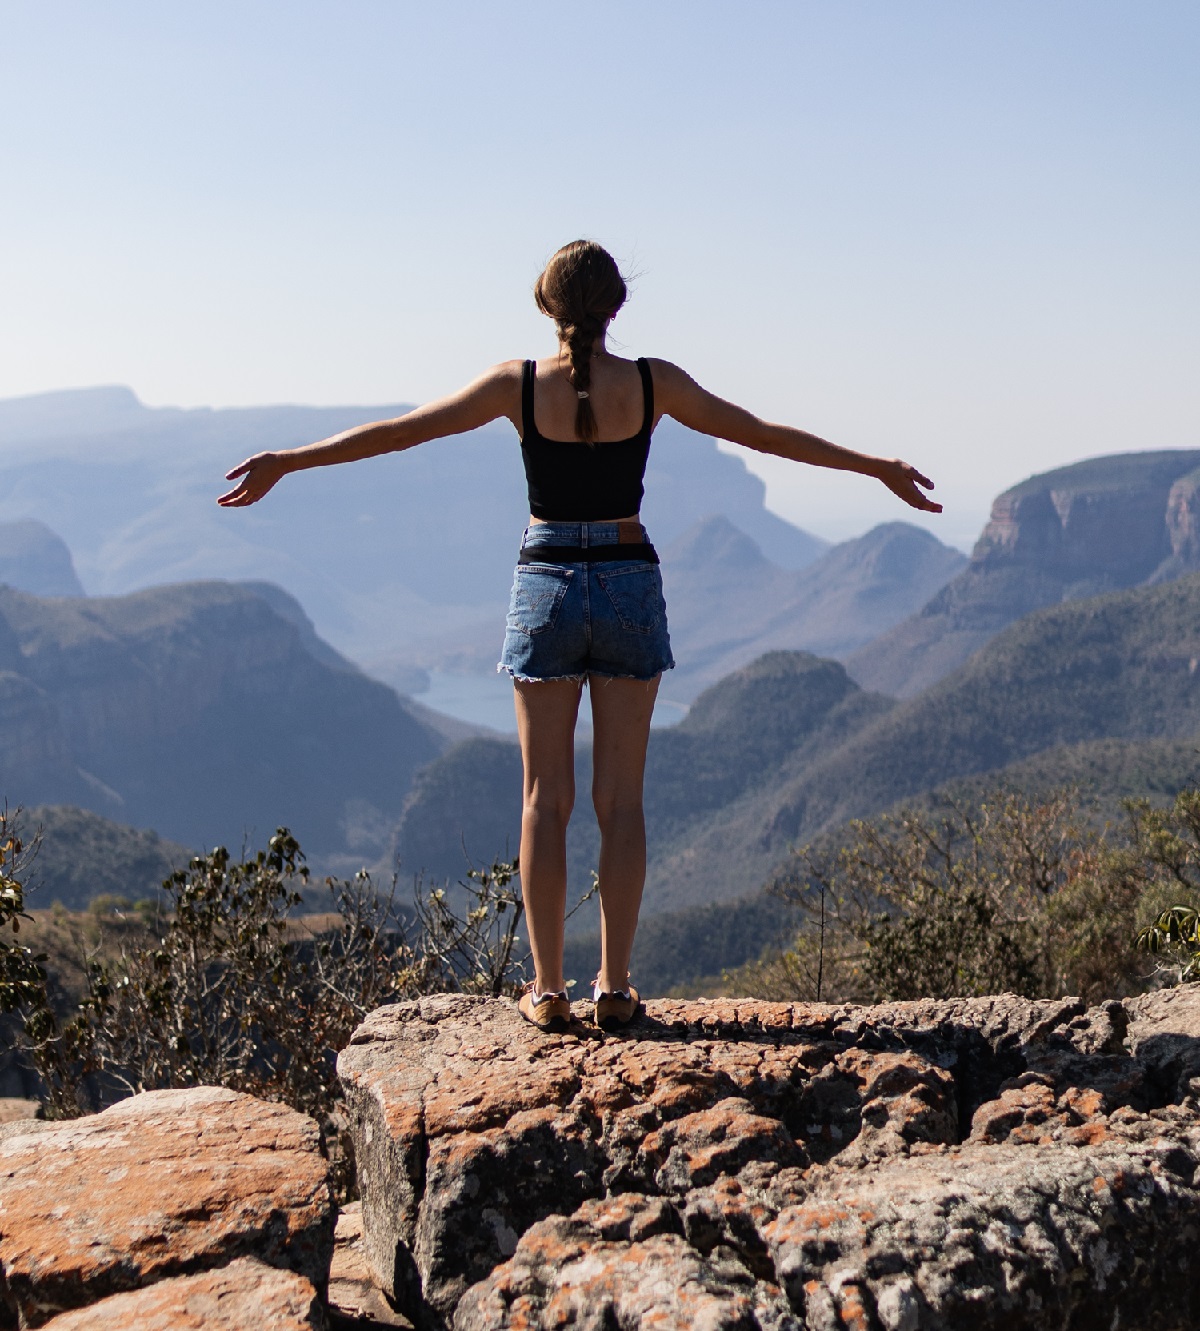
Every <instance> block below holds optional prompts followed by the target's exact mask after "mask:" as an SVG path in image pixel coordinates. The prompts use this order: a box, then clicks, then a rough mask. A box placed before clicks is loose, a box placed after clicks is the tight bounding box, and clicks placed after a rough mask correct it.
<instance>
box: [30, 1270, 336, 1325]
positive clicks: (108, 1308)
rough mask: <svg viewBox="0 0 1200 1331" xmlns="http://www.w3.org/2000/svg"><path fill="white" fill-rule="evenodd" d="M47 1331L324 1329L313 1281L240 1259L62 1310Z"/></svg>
mask: <svg viewBox="0 0 1200 1331" xmlns="http://www.w3.org/2000/svg"><path fill="white" fill-rule="evenodd" d="M45 1325H46V1331H248V1329H249V1328H251V1327H253V1328H254V1331H324V1328H325V1326H326V1325H327V1322H326V1318H325V1313H324V1310H323V1308H322V1306H321V1301H320V1298H319V1297H318V1295H317V1291H316V1290H315V1289H314V1288H313V1285H312V1282H311V1281H309V1280H306V1279H305V1278H304V1277H303V1276H298V1275H296V1274H294V1273H293V1272H291V1271H277V1270H276V1269H275V1268H274V1267H271V1266H265V1265H264V1264H263V1263H262V1262H259V1261H256V1260H255V1259H254V1258H253V1257H239V1258H238V1259H237V1260H236V1261H234V1262H230V1264H229V1265H228V1266H223V1267H221V1268H220V1269H219V1270H216V1271H204V1272H202V1273H201V1274H200V1275H195V1276H175V1277H173V1278H171V1279H169V1280H160V1281H159V1283H158V1284H157V1285H150V1286H149V1287H148V1288H146V1289H139V1290H134V1291H132V1292H131V1293H128V1294H113V1295H110V1296H109V1297H108V1298H107V1299H101V1300H100V1302H99V1303H94V1304H92V1305H91V1307H89V1308H79V1309H76V1311H75V1312H69V1313H61V1314H60V1315H59V1316H58V1317H53V1318H51V1319H50V1321H49V1322H47V1323H46V1324H45Z"/></svg>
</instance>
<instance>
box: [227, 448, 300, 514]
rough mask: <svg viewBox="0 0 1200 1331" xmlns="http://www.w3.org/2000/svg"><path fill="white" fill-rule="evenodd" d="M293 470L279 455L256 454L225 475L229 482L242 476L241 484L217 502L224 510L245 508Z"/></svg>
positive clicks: (255, 502)
mask: <svg viewBox="0 0 1200 1331" xmlns="http://www.w3.org/2000/svg"><path fill="white" fill-rule="evenodd" d="M290 470H291V468H290V467H288V466H287V464H286V463H285V462H284V461H283V459H282V458H281V457H280V456H279V454H278V453H255V455H254V456H253V457H252V458H247V459H246V461H245V462H242V463H239V464H238V465H237V466H236V467H234V469H233V470H232V471H227V472H226V473H225V479H226V480H227V481H234V480H237V478H238V477H239V476H240V477H241V478H242V480H241V484H240V485H236V486H234V488H233V489H232V490H229V491H227V492H226V493H225V494H223V495H221V497H220V498H219V499H218V500H217V503H218V504H220V505H221V506H222V507H223V508H245V507H246V506H247V505H248V504H257V503H258V501H259V500H260V499H261V498H262V497H263V495H265V494H266V493H267V491H268V490H270V489H271V487H272V486H274V485H275V483H276V482H277V481H280V480H282V479H283V477H284V476H286V475H287V474H288V472H289V471H290Z"/></svg>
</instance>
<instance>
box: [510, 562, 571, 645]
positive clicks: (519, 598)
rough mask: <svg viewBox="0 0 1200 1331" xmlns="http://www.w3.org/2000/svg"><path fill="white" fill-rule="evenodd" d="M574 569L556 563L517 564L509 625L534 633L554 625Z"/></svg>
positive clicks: (519, 630)
mask: <svg viewBox="0 0 1200 1331" xmlns="http://www.w3.org/2000/svg"><path fill="white" fill-rule="evenodd" d="M572 573H573V570H572V569H569V568H563V567H561V566H559V565H555V564H520V565H518V567H517V574H516V577H515V578H514V579H513V589H512V600H511V601H510V602H509V606H508V627H509V628H510V629H516V630H518V632H520V633H528V634H530V635H531V636H532V635H533V634H535V633H546V632H548V631H549V630H550V629H552V628H553V627H554V621H555V620H556V619H557V618H558V612H559V609H560V608H561V607H562V603H563V597H564V596H566V594H567V587H568V586H569V585H570V582H571V576H572Z"/></svg>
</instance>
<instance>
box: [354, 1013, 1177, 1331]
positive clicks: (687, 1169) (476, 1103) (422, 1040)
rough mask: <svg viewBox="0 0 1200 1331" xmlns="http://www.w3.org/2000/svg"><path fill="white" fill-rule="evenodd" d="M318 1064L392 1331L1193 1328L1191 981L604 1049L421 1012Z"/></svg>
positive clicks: (676, 1028) (652, 1021)
mask: <svg viewBox="0 0 1200 1331" xmlns="http://www.w3.org/2000/svg"><path fill="white" fill-rule="evenodd" d="M585 1008H586V1005H584V1004H580V1005H579V1007H578V1008H577V1012H578V1014H579V1015H580V1016H582V1015H583V1014H584V1011H585ZM339 1073H340V1075H341V1078H342V1082H343V1086H344V1088H345V1090H346V1095H347V1101H348V1108H349V1116H350V1122H351V1131H352V1133H353V1136H354V1140H355V1148H356V1155H357V1160H358V1164H359V1185H360V1190H361V1193H362V1223H363V1249H364V1254H365V1256H366V1259H367V1261H368V1263H369V1265H370V1267H371V1270H372V1272H373V1276H374V1279H375V1280H377V1281H378V1282H379V1283H380V1284H381V1285H382V1287H383V1288H384V1289H385V1290H386V1291H387V1292H388V1293H389V1295H391V1296H392V1297H393V1298H394V1299H395V1300H396V1301H397V1302H398V1305H399V1307H400V1311H401V1312H402V1313H404V1314H405V1315H406V1316H408V1317H410V1318H411V1319H412V1320H413V1321H414V1322H415V1323H417V1324H418V1325H422V1326H425V1327H451V1326H452V1327H454V1328H455V1331H483V1328H488V1331H500V1329H502V1328H516V1327H521V1328H525V1329H526V1331H534V1329H535V1328H547V1331H548V1329H549V1328H551V1327H561V1326H565V1325H573V1326H579V1327H587V1328H592V1327H594V1328H596V1331H600V1329H601V1328H604V1329H605V1331H607V1329H608V1328H612V1327H635V1326H644V1325H653V1326H656V1327H663V1328H674V1327H679V1328H681V1329H682V1328H684V1327H689V1328H691V1327H706V1328H713V1329H714V1331H715V1329H716V1328H729V1329H730V1331H732V1329H733V1328H737V1329H738V1331H754V1329H756V1328H757V1329H758V1331H767V1329H768V1328H771V1329H772V1331H784V1328H796V1329H797V1331H798V1329H799V1328H802V1327H803V1328H806V1331H826V1329H828V1331H837V1329H839V1328H846V1327H851V1328H857V1329H858V1331H916V1328H918V1327H920V1328H926V1327H929V1328H937V1329H939V1331H951V1329H952V1328H959V1327H962V1328H968V1327H969V1328H970V1329H971V1331H988V1329H989V1328H996V1331H999V1329H1000V1328H1005V1331H1019V1329H1023V1328H1029V1331H1033V1329H1034V1328H1038V1331H1042V1328H1045V1327H1047V1326H1068V1325H1069V1326H1086V1325H1097V1326H1099V1325H1104V1326H1108V1325H1115V1324H1119V1325H1120V1326H1121V1327H1122V1328H1126V1329H1127V1331H1129V1329H1136V1328H1142V1327H1144V1328H1146V1329H1147V1331H1149V1329H1150V1328H1154V1329H1155V1331H1174V1328H1178V1329H1179V1331H1183V1328H1185V1327H1190V1326H1193V1325H1196V1324H1198V1319H1200V1295H1198V1294H1197V1293H1196V1292H1194V1290H1193V1285H1194V1282H1192V1281H1190V1280H1189V1279H1188V1277H1187V1269H1188V1261H1189V1254H1190V1252H1191V1251H1192V1250H1193V1249H1194V1246H1195V1243H1196V1240H1197V1237H1200V1187H1197V1183H1198V1182H1200V1179H1197V1171H1198V1170H1200V1104H1198V1097H1200V987H1197V988H1195V989H1192V988H1185V989H1179V990H1171V991H1164V992H1162V993H1158V994H1153V995H1148V996H1144V997H1142V998H1137V999H1131V1000H1128V1001H1126V1002H1124V1003H1117V1002H1112V1003H1106V1004H1102V1005H1100V1006H1099V1007H1096V1008H1093V1009H1091V1010H1089V1011H1085V1010H1084V1008H1083V1006H1082V1005H1081V1004H1080V1003H1079V1002H1078V1001H1076V1000H1074V999H1062V1000H1044V1001H1030V1000H1024V999H1019V998H1015V997H1012V996H1000V997H997V998H985V999H962V1000H951V1001H945V1002H934V1001H922V1002H914V1003H895V1004H888V1005H882V1006H878V1007H853V1006H848V1005H839V1006H834V1005H817V1004H779V1003H761V1002H751V1001H741V1000H738V1001H733V1000H716V1001H703V1000H700V1001H696V1002H668V1001H664V1002H652V1003H649V1004H648V1005H647V1013H646V1016H645V1018H644V1019H643V1020H642V1022H641V1023H640V1024H639V1025H637V1026H636V1027H634V1028H632V1029H631V1030H630V1031H628V1032H624V1033H621V1034H619V1035H616V1036H605V1035H603V1034H601V1033H600V1032H598V1031H596V1030H595V1029H594V1028H592V1027H590V1026H588V1025H585V1024H584V1023H583V1022H582V1021H579V1020H577V1021H576V1022H575V1023H573V1025H572V1028H571V1030H570V1031H569V1032H568V1033H567V1034H565V1035H561V1036H545V1035H543V1034H541V1033H540V1032H538V1031H537V1030H536V1029H534V1028H533V1027H531V1026H529V1025H528V1024H527V1023H525V1022H523V1021H522V1020H521V1019H520V1017H519V1016H518V1015H517V1013H516V1011H515V1008H514V1007H513V1005H512V1004H511V1003H510V1002H502V1001H497V1000H487V999H475V998H467V997H462V996H445V997H439V998H428V999H422V1000H419V1001H416V1002H413V1003H404V1004H398V1005H395V1006H392V1007H388V1008H383V1009H380V1010H379V1011H378V1012H375V1013H373V1014H372V1015H371V1016H370V1017H369V1018H368V1019H367V1020H366V1021H365V1022H364V1023H363V1025H362V1026H361V1027H360V1028H359V1030H358V1031H357V1032H356V1033H355V1035H354V1037H353V1039H352V1041H351V1044H350V1045H349V1046H348V1047H347V1048H346V1049H345V1050H344V1051H343V1052H342V1055H341V1058H340V1059H339ZM1114 1319H1117V1320H1116V1321H1114Z"/></svg>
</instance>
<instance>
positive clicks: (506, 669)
mask: <svg viewBox="0 0 1200 1331" xmlns="http://www.w3.org/2000/svg"><path fill="white" fill-rule="evenodd" d="M496 674H498V675H511V676H512V678H513V679H514V680H519V681H520V682H521V683H522V684H556V683H557V682H558V681H559V680H562V679H569V680H571V681H573V682H574V683H576V684H586V683H587V675H586V674H583V675H521V674H518V673H517V671H515V670H514V669H513V668H512V666H507V665H505V664H504V662H503V661H500V662H498V663H497V665H496Z"/></svg>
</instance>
